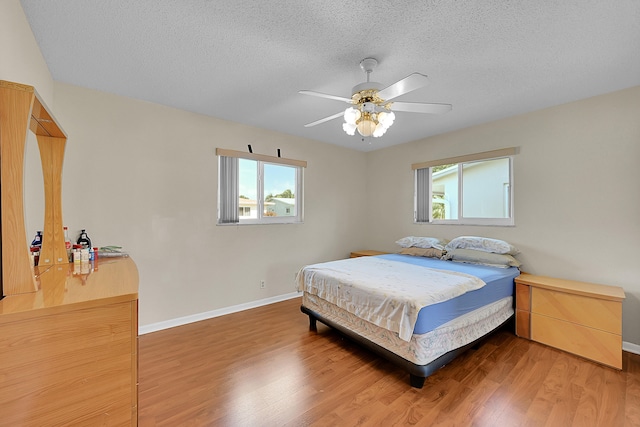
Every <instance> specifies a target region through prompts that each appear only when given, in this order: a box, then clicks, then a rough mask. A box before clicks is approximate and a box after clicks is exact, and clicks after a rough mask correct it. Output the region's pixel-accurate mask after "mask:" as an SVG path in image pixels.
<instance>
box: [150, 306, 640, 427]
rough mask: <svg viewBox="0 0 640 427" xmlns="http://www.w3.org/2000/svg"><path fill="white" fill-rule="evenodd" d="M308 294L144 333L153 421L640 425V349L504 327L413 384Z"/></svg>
mask: <svg viewBox="0 0 640 427" xmlns="http://www.w3.org/2000/svg"><path fill="white" fill-rule="evenodd" d="M299 307H300V299H299V298H295V299H292V300H288V301H284V302H280V303H276V304H271V305H268V306H264V307H259V308H255V309H252V310H247V311H243V312H239V313H234V314H230V315H226V316H221V317H217V318H213V319H209V320H205V321H201V322H197V323H192V324H189V325H184V326H180V327H176V328H172V329H167V330H164V331H159V332H154V333H150V334H146V335H142V336H140V341H139V382H140V385H139V425H140V426H142V427H144V426H233V427H236V426H242V427H244V426H260V427H270V426H296V427H297V426H409V425H417V426H492V427H493V426H501V427H503V426H562V427H568V426H579V427H582V426H607V427H615V426H640V356H639V355H635V354H631V353H626V352H625V353H624V357H623V370H622V371H617V370H615V369H612V368H608V367H605V366H602V365H599V364H596V363H593V362H589V361H587V360H584V359H581V358H579V357H577V356H573V355H571V354H568V353H564V352H562V351H560V350H556V349H553V348H551V347H547V346H545V345H542V344H538V343H535V342H531V341H527V340H525V339H522V338H518V337H516V336H515V335H514V334H513V333H512V332H511V331H500V332H498V333H496V334H494V335H493V336H491V337H490V338H489V339H488V340H486V341H485V342H484V343H483V344H482V345H480V346H479V348H477V349H472V350H469V351H468V352H466V353H464V354H463V355H462V356H460V357H459V358H458V359H456V360H454V361H453V362H452V363H450V364H449V365H447V366H445V367H444V368H442V369H440V370H439V371H437V372H436V373H434V374H433V375H431V376H430V377H429V378H427V380H426V382H425V385H424V388H422V389H415V388H412V387H411V386H410V385H409V376H408V374H407V373H406V372H404V371H403V370H402V369H400V368H397V367H395V366H394V365H392V364H391V363H389V362H386V361H384V360H383V359H381V358H380V357H378V356H377V355H375V354H373V353H371V352H369V351H367V350H365V349H363V348H361V347H359V346H358V345H357V344H355V343H353V342H351V341H349V340H348V339H346V338H344V337H342V336H341V335H340V334H339V333H337V332H336V331H334V330H332V329H330V328H328V327H326V326H325V325H323V324H321V323H318V330H317V332H313V331H310V330H309V323H308V317H307V316H306V315H304V314H302V313H301V312H300V310H299Z"/></svg>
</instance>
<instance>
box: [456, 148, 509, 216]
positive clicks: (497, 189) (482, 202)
mask: <svg viewBox="0 0 640 427" xmlns="http://www.w3.org/2000/svg"><path fill="white" fill-rule="evenodd" d="M509 176H510V174H509V159H508V158H503V159H495V160H485V161H481V162H473V163H465V164H463V165H462V188H463V195H462V216H463V217H465V218H509V217H510V212H509V206H510V201H509V199H508V198H509V191H508V189H509Z"/></svg>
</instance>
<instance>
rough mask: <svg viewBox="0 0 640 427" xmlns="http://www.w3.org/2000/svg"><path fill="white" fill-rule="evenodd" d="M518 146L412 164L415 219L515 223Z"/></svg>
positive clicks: (440, 221)
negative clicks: (516, 147)
mask: <svg viewBox="0 0 640 427" xmlns="http://www.w3.org/2000/svg"><path fill="white" fill-rule="evenodd" d="M514 154H516V149H515V148H507V149H503V150H495V151H490V152H486V153H478V154H473V155H469V156H461V157H457V158H451V159H443V160H435V161H430V162H425V163H417V164H414V165H412V168H413V169H414V170H415V210H414V221H415V222H417V223H433V224H466V225H513V224H514V221H513V185H512V182H513V155H514Z"/></svg>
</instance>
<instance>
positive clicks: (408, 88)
mask: <svg viewBox="0 0 640 427" xmlns="http://www.w3.org/2000/svg"><path fill="white" fill-rule="evenodd" d="M427 84H429V77H427V76H425V75H424V74H420V73H413V74H411V75H409V76H407V77H405V78H404V79H402V80H400V81H397V82H395V83H394V84H392V85H391V86H388V87H386V88H384V89H382V90H381V91H380V92H378V96H379V97H380V98H382V99H384V100H385V101H388V100H390V99H393V98H396V97H398V96H400V95H404V94H405V93H409V92H412V91H414V90H416V89H420V88H421V87H424V86H426V85H427Z"/></svg>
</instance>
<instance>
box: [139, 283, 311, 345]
mask: <svg viewBox="0 0 640 427" xmlns="http://www.w3.org/2000/svg"><path fill="white" fill-rule="evenodd" d="M301 295H302V294H301V293H300V292H291V293H289V294H284V295H278V296H275V297H269V298H265V299H261V300H258V301H251V302H247V303H244V304H238V305H233V306H231V307H224V308H219V309H217V310H212V311H207V312H205V313H198V314H192V315H190V316H184V317H178V318H177V319H171V320H165V321H164V322H158V323H152V324H150V325H144V326H140V327H139V328H138V334H139V335H144V334H148V333H150V332H156V331H161V330H163V329H169V328H174V327H176V326H182V325H186V324H188V323H193V322H199V321H201V320H207V319H212V318H214V317H218V316H224V315H225V314H231V313H237V312H238V311H243V310H249V309H251V308H256V307H262V306H263V305H268V304H273V303H276V302H280V301H286V300H289V299H293V298H296V297H299V296H301Z"/></svg>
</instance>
